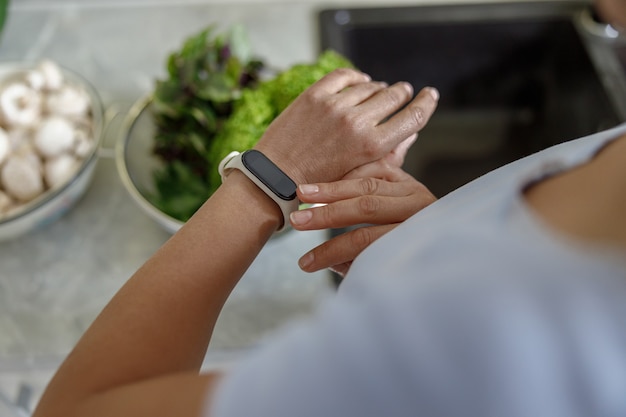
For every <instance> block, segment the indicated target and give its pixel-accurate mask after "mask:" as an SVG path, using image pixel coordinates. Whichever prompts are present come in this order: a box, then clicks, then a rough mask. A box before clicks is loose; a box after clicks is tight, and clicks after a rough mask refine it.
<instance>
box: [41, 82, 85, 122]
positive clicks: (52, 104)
mask: <svg viewBox="0 0 626 417" xmlns="http://www.w3.org/2000/svg"><path fill="white" fill-rule="evenodd" d="M89 105H90V100H89V96H88V95H87V93H86V92H85V91H84V90H82V89H81V88H78V87H75V86H72V85H64V86H63V87H61V88H60V89H59V90H58V91H55V92H53V93H50V94H49V95H48V96H47V97H46V103H45V108H46V110H47V111H48V112H49V113H51V114H58V115H61V116H67V117H83V116H86V115H87V112H88V111H89Z"/></svg>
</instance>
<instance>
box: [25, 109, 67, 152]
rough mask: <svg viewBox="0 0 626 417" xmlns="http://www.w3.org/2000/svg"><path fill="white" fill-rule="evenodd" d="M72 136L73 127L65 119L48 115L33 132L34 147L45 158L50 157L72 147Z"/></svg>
mask: <svg viewBox="0 0 626 417" xmlns="http://www.w3.org/2000/svg"><path fill="white" fill-rule="evenodd" d="M74 136H75V133H74V127H73V126H72V124H71V123H70V122H69V121H68V120H67V119H65V118H63V117H59V116H52V117H48V118H46V119H45V120H44V121H43V122H41V125H40V126H39V129H38V130H37V131H36V132H35V137H34V144H35V148H36V149H37V151H39V153H40V154H41V155H42V156H44V157H45V158H51V157H54V156H56V155H59V154H61V153H63V152H65V151H69V150H70V149H72V147H73V146H74Z"/></svg>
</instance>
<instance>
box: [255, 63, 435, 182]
mask: <svg viewBox="0 0 626 417" xmlns="http://www.w3.org/2000/svg"><path fill="white" fill-rule="evenodd" d="M412 95H413V89H412V87H411V85H410V84H408V83H405V82H400V83H397V84H394V85H392V86H388V85H387V84H385V83H380V82H374V81H371V79H370V78H369V76H367V75H365V74H363V73H361V72H358V71H355V70H351V69H339V70H335V71H333V72H332V73H330V74H328V75H327V76H325V77H323V78H322V79H321V80H320V81H318V82H317V83H315V84H314V85H313V86H311V87H310V88H309V89H308V90H306V91H305V92H304V93H302V94H301V95H300V96H299V97H298V98H297V99H296V100H295V101H294V102H293V103H292V104H291V105H290V106H289V107H288V108H287V109H286V110H285V111H284V112H283V113H282V114H281V115H280V116H279V117H278V118H276V120H274V122H273V123H272V124H271V125H270V127H269V128H268V129H267V131H266V133H265V134H264V135H263V137H262V138H261V139H260V141H259V142H258V144H257V145H256V147H255V148H256V149H258V150H260V151H261V152H263V153H264V154H265V155H267V156H268V157H269V158H270V159H271V160H272V161H273V162H274V163H275V164H277V165H278V166H279V167H280V168H281V169H282V170H283V171H285V173H286V174H287V175H289V176H290V177H291V178H292V179H293V180H294V181H295V182H296V184H311V183H317V182H330V181H336V180H338V179H340V178H342V177H343V176H344V175H346V174H347V173H348V172H350V171H351V170H353V169H354V168H356V167H358V166H361V165H365V164H367V163H370V162H372V161H375V160H378V159H380V158H382V157H383V156H384V155H387V154H388V153H389V152H390V151H391V150H392V149H394V148H395V147H396V146H397V145H398V144H399V143H401V142H402V141H403V140H404V139H406V138H408V137H411V136H412V135H413V134H415V133H416V132H418V131H419V130H420V129H422V128H423V127H424V126H425V125H426V123H427V121H428V119H429V118H430V116H431V115H432V113H433V112H434V110H435V107H436V105H437V99H438V97H439V94H438V92H437V90H435V89H434V88H424V89H423V90H422V91H421V92H420V93H419V94H417V96H416V97H415V98H414V99H413V100H412V101H411V97H412Z"/></svg>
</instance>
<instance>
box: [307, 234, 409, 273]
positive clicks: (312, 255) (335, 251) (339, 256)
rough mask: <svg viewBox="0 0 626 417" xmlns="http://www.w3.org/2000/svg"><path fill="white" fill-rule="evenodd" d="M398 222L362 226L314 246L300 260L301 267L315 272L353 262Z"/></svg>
mask: <svg viewBox="0 0 626 417" xmlns="http://www.w3.org/2000/svg"><path fill="white" fill-rule="evenodd" d="M396 226H397V225H396V224H387V225H383V226H371V227H361V228H359V229H355V230H351V231H349V232H346V233H343V234H341V235H339V236H337V237H334V238H332V239H330V240H328V241H326V242H324V243H322V244H321V245H319V246H317V247H315V248H313V249H312V250H311V251H309V252H307V253H306V254H305V255H304V256H302V257H301V258H300V259H299V260H298V265H299V266H300V269H302V270H303V271H306V272H315V271H319V270H321V269H325V268H329V267H334V266H336V265H341V264H344V263H347V262H352V260H353V259H355V258H356V257H357V256H358V255H359V254H360V253H361V252H362V251H363V250H364V249H365V248H367V247H368V246H369V245H371V244H372V242H374V241H375V240H376V239H378V238H379V237H381V236H382V235H384V234H385V233H387V232H389V231H390V230H392V229H394V228H395V227H396Z"/></svg>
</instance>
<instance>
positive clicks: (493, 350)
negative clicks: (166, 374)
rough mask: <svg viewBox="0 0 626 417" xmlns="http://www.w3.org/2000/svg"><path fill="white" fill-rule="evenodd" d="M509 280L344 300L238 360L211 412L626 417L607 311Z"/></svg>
mask: <svg viewBox="0 0 626 417" xmlns="http://www.w3.org/2000/svg"><path fill="white" fill-rule="evenodd" d="M502 281H504V282H503V283H501V284H497V283H495V285H494V282H496V281H494V280H491V281H490V282H489V283H488V284H487V283H485V285H481V284H480V283H479V284H476V282H475V281H467V282H455V283H454V284H455V285H443V286H440V287H437V286H435V287H436V288H429V289H427V290H423V289H422V290H420V291H417V292H415V291H412V290H410V289H409V290H407V291H398V289H397V288H396V289H395V290H394V291H389V290H385V288H384V287H383V286H381V287H379V288H378V289H377V291H373V292H371V293H369V294H359V297H358V298H357V297H355V296H345V295H340V296H337V297H336V298H335V299H333V300H330V301H329V302H328V303H327V305H326V306H324V308H321V309H320V313H319V314H318V315H317V316H316V317H315V318H314V319H313V320H311V321H309V322H307V323H301V324H299V325H294V326H293V327H292V328H290V329H289V330H287V331H286V332H284V333H282V335H281V336H279V337H277V339H276V340H273V341H271V342H269V343H267V345H266V346H263V347H261V348H259V350H258V351H257V352H256V353H255V354H253V355H252V356H251V357H249V358H248V359H246V360H245V361H244V362H242V363H241V364H239V365H238V366H237V367H236V369H234V370H233V372H232V374H230V375H228V376H227V377H226V378H225V380H224V381H223V383H222V384H221V385H220V387H219V388H218V391H217V392H216V395H215V397H214V403H213V406H212V408H211V410H210V413H209V415H210V416H211V417H249V416H259V417H287V416H289V417H292V416H298V417H319V416H324V417H331V416H359V417H368V416H372V417H373V416H377V417H379V416H438V415H442V416H451V417H452V416H463V417H468V416H482V417H485V416H507V417H517V416H520V417H521V416H533V417H536V416H538V415H544V416H547V415H549V416H551V417H560V416H568V417H574V416H589V415H594V416H601V415H607V416H609V415H618V414H610V413H609V414H604V413H603V412H600V411H606V410H605V409H607V406H608V405H610V407H608V409H611V411H612V412H615V411H616V410H619V411H621V412H622V413H624V412H626V401H625V400H624V398H626V396H623V395H621V396H620V395H615V394H617V393H619V392H621V393H622V394H623V392H626V378H625V376H626V371H624V370H626V366H624V365H626V362H625V361H624V358H626V349H625V348H624V343H623V342H624V340H623V338H622V340H621V341H620V340H618V339H616V338H615V335H616V334H619V330H620V328H619V325H618V322H616V321H615V319H614V317H612V315H610V314H609V312H608V310H607V309H606V308H605V307H606V305H603V304H602V302H594V303H592V304H593V306H592V307H593V308H591V309H587V310H585V311H583V312H582V313H581V312H580V311H578V312H574V311H572V309H574V310H575V309H576V308H577V305H578V304H577V302H578V301H581V300H582V302H583V304H585V302H586V301H585V300H587V301H588V300H589V299H590V298H589V297H588V294H584V293H582V294H579V295H580V297H582V298H581V300H578V301H577V302H572V299H571V297H572V296H573V294H578V293H576V292H572V291H568V293H567V295H566V296H564V297H560V296H559V295H558V294H557V293H553V292H552V290H547V289H546V287H545V286H543V284H541V285H539V286H541V288H538V286H536V287H532V286H531V288H529V287H528V286H526V285H527V284H523V285H522V287H521V288H520V287H519V286H517V284H511V283H510V281H507V280H502ZM555 291H558V288H556V289H555ZM546 294H549V296H548V295H546ZM555 294H556V295H555ZM576 297H578V295H576ZM576 297H575V298H576ZM596 298H597V297H596ZM587 304H588V305H591V304H590V303H587ZM613 305H614V304H613ZM621 310H624V308H623V307H622V308H621ZM624 312H625V313H626V311H624ZM581 315H582V317H581ZM572 320H573V321H572ZM607 323H612V324H610V325H609V324H607ZM615 324H617V325H618V327H614V326H613V325H615ZM590 329H595V330H594V331H593V332H592V333H590V332H589V331H590ZM598 329H602V330H601V331H600V330H598ZM621 332H622V333H621V334H622V335H623V332H624V329H623V326H622V328H621ZM590 334H593V335H594V337H596V338H595V339H594V340H590V339H589V338H588V337H587V336H589V335H590ZM601 346H604V347H603V348H602V349H600V347H601ZM599 349H600V350H599ZM598 353H602V354H603V358H602V360H599V358H598V357H597V354H598ZM607 353H609V354H610V355H609V356H608V357H607V356H606V354H607ZM616 366H617V367H622V366H624V367H622V368H620V369H621V371H616ZM592 377H593V379H592ZM607 378H609V379H607ZM598 381H601V382H603V384H600V385H598V384H597V382H598ZM592 382H593V383H592ZM605 388H606V389H605ZM611 393H613V394H611ZM608 409H607V410H608ZM621 415H624V414H621Z"/></svg>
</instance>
